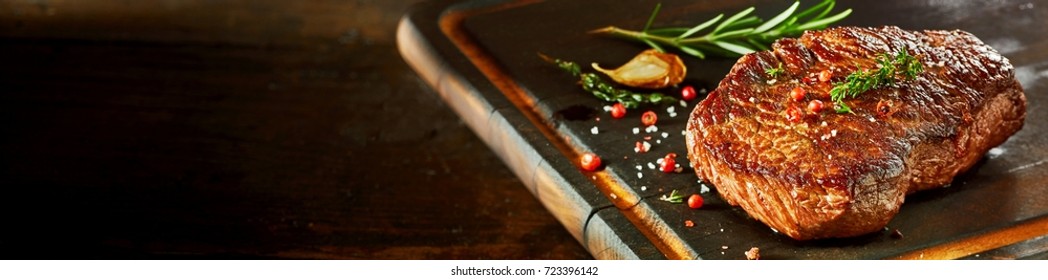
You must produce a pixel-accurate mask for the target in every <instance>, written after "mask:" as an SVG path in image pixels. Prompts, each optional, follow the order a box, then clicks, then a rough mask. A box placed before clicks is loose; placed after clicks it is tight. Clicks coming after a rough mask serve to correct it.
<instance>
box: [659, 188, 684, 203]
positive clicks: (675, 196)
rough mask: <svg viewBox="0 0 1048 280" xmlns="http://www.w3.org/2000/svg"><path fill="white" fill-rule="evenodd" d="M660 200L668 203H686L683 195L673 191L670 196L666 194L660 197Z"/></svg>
mask: <svg viewBox="0 0 1048 280" xmlns="http://www.w3.org/2000/svg"><path fill="white" fill-rule="evenodd" d="M659 200H662V201H666V202H669V203H684V195H681V194H680V193H679V192H677V190H673V191H672V192H670V195H669V196H666V195H665V194H664V195H662V197H659Z"/></svg>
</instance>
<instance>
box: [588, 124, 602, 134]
mask: <svg viewBox="0 0 1048 280" xmlns="http://www.w3.org/2000/svg"><path fill="white" fill-rule="evenodd" d="M590 133H592V134H594V135H596V134H598V133H600V131H598V130H597V127H596V126H594V127H593V128H590Z"/></svg>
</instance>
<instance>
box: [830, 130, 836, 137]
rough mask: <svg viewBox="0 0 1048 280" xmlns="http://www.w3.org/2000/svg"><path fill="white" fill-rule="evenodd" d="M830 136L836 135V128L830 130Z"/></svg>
mask: <svg viewBox="0 0 1048 280" xmlns="http://www.w3.org/2000/svg"><path fill="white" fill-rule="evenodd" d="M830 136H833V137H837V130H836V129H834V130H830Z"/></svg>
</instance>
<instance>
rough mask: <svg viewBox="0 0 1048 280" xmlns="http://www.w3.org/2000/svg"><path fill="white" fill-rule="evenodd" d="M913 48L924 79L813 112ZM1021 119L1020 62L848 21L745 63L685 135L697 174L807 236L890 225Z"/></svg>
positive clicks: (770, 221) (941, 37)
mask: <svg viewBox="0 0 1048 280" xmlns="http://www.w3.org/2000/svg"><path fill="white" fill-rule="evenodd" d="M903 48H905V49H906V50H908V52H909V53H910V54H911V55H913V56H915V57H916V58H917V60H919V61H920V62H921V63H922V64H923V66H924V71H923V72H921V73H920V74H919V75H918V76H916V78H914V79H910V80H900V81H897V82H896V83H895V84H894V85H893V86H887V87H882V88H876V89H873V90H870V91H866V92H864V93H862V94H859V95H858V96H856V97H853V98H847V99H845V100H844V102H845V104H847V106H848V107H850V108H851V111H852V112H851V113H837V112H835V111H834V110H833V109H826V110H822V111H818V110H816V112H813V111H811V110H809V109H808V104H809V103H810V102H812V100H820V101H822V102H824V104H826V106H828V107H830V106H832V104H833V102H832V101H830V98H829V94H828V92H829V90H830V89H831V88H832V87H833V86H834V84H836V83H841V82H844V80H845V77H846V76H848V75H849V74H850V73H853V72H855V71H861V70H862V69H876V68H877V65H878V63H877V62H876V61H875V59H876V58H877V57H878V55H881V54H886V53H887V54H895V53H897V52H899V50H900V49H903ZM768 69H781V70H780V71H781V73H774V74H775V75H773V74H770V73H769V72H774V71H768ZM824 72H825V73H824ZM820 74H821V77H820ZM827 74H829V75H827ZM798 87H799V88H801V89H802V90H803V91H804V92H806V95H803V96H802V98H800V99H796V97H794V96H791V91H793V90H794V88H798ZM791 111H792V112H791ZM797 113H800V115H797ZM791 114H794V115H792V116H791ZM798 116H799V117H798ZM1025 116H1026V97H1025V96H1024V95H1023V89H1022V86H1021V85H1020V84H1019V81H1018V80H1016V79H1015V73H1014V68H1013V67H1012V65H1011V63H1010V62H1009V61H1008V59H1007V58H1005V57H1003V56H1001V55H1000V54H998V53H997V52H996V51H995V50H993V49H992V48H990V47H989V46H987V45H986V44H984V43H983V42H982V41H980V40H979V39H978V38H976V37H975V36H973V35H972V34H969V33H967V32H964V31H938V30H932V31H907V30H902V29H899V28H898V27H876V28H865V27H838V28H830V29H826V30H822V31H808V32H805V33H804V34H803V35H802V36H801V37H800V38H796V39H781V40H779V41H777V42H776V43H775V44H773V45H772V50H769V51H762V52H756V53H751V54H748V55H745V56H743V57H742V58H740V59H739V60H738V62H737V63H736V64H735V66H734V67H733V68H732V69H731V71H730V72H729V73H728V75H727V76H726V77H725V78H724V79H723V80H722V81H721V82H720V84H719V85H718V87H717V89H716V90H714V91H712V92H710V94H709V95H708V96H707V97H706V99H705V100H703V101H702V102H700V103H699V104H698V105H697V106H696V107H695V110H694V111H693V112H692V114H691V116H690V118H689V121H688V127H687V134H686V138H687V145H688V158H689V160H690V161H691V163H692V166H693V167H694V168H695V173H696V174H697V175H698V176H699V178H700V179H701V180H703V181H706V182H709V183H711V184H713V185H714V186H715V187H716V189H717V191H718V192H719V193H720V195H721V196H722V197H723V198H724V199H725V200H727V202H728V203H730V204H732V205H738V206H741V207H742V208H743V209H744V210H746V212H747V213H749V215H751V216H752V217H754V218H756V219H758V220H760V221H762V222H764V223H765V224H767V225H768V226H770V227H771V228H773V229H775V230H777V231H779V232H781V233H783V234H785V235H787V236H790V237H792V238H794V239H798V240H807V239H818V238H831V237H850V236H857V235H862V234H866V233H871V232H875V231H878V230H881V229H883V228H884V227H885V225H886V224H887V223H888V221H889V220H891V218H892V217H893V216H894V215H895V214H896V213H898V211H899V207H900V205H902V203H903V200H904V199H905V196H906V195H908V194H911V193H913V192H916V191H920V190H924V189H930V188H936V187H940V186H943V185H946V184H949V183H950V182H951V181H952V180H953V177H954V176H956V175H957V174H958V173H960V172H964V171H965V170H967V169H969V168H971V167H972V166H973V165H974V164H975V163H976V162H977V161H978V160H979V159H980V158H982V156H983V155H984V154H985V153H986V152H987V151H988V150H989V149H990V148H992V147H994V146H997V145H1000V144H1001V143H1003V142H1004V141H1005V140H1007V139H1008V137H1010V136H1011V135H1012V134H1014V133H1015V132H1016V131H1018V130H1019V129H1021V128H1022V126H1023V122H1024V119H1025Z"/></svg>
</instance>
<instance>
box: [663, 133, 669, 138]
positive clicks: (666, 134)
mask: <svg viewBox="0 0 1048 280" xmlns="http://www.w3.org/2000/svg"><path fill="white" fill-rule="evenodd" d="M669 137H670V133H669V132H663V133H662V138H669Z"/></svg>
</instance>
